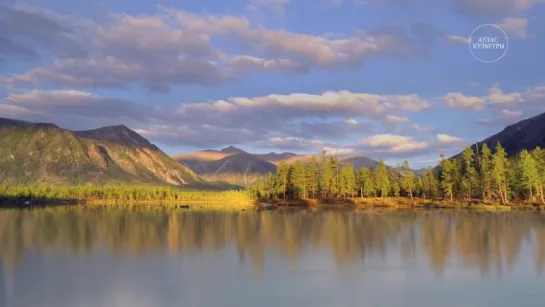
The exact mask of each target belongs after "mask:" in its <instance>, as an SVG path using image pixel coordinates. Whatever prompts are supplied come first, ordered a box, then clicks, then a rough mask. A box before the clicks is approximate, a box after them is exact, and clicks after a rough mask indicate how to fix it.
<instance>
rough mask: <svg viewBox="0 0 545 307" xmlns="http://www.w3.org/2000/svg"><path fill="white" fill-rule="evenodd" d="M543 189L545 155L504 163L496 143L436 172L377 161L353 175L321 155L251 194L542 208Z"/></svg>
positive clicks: (282, 169)
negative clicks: (528, 205)
mask: <svg viewBox="0 0 545 307" xmlns="http://www.w3.org/2000/svg"><path fill="white" fill-rule="evenodd" d="M544 185H545V150H542V149H540V148H536V149H534V150H532V151H527V150H523V151H522V152H520V153H519V154H518V155H517V156H515V157H512V158H508V157H507V154H506V152H505V150H504V149H503V147H502V145H501V144H500V143H498V144H497V146H496V147H495V148H494V149H493V151H492V150H491V149H490V148H488V146H487V145H486V144H483V145H482V146H477V147H476V148H466V149H465V150H464V151H463V153H462V154H461V155H460V156H458V157H454V158H450V159H447V158H445V156H444V155H441V160H440V162H439V166H438V167H436V168H426V169H423V170H420V171H414V170H412V169H411V165H410V163H409V162H408V161H405V162H404V163H403V164H402V165H398V166H397V167H388V166H386V165H385V163H384V161H383V160H381V161H380V162H379V164H378V166H377V167H366V168H361V169H359V170H356V169H354V167H353V166H352V165H351V164H348V163H347V164H341V163H340V160H339V158H338V157H336V156H333V157H328V156H326V155H325V153H323V154H322V156H321V157H320V158H316V157H313V158H312V160H311V161H310V162H309V163H302V162H300V161H297V162H295V163H294V164H292V165H288V164H286V163H280V165H279V167H278V171H277V173H276V174H275V175H273V174H272V173H269V175H268V177H267V178H266V180H264V181H262V182H260V183H258V184H256V185H255V186H254V187H252V188H251V192H252V194H253V195H254V197H256V198H259V199H262V200H267V201H278V200H281V201H284V202H287V201H290V202H294V201H298V200H301V199H320V200H321V201H322V202H324V201H325V202H327V201H331V200H340V201H343V200H351V202H356V203H357V202H360V203H362V202H363V203H365V202H368V200H369V199H375V198H380V200H378V201H389V202H392V198H406V199H409V200H410V202H411V203H415V202H417V203H422V202H429V201H430V200H433V201H434V202H436V203H450V204H470V203H474V204H479V205H482V204H497V205H500V204H501V205H510V204H511V205H512V204H515V203H517V204H522V203H524V204H529V203H530V204H545V197H544V191H543V190H544V189H543V186H544ZM357 198H360V199H363V200H358V199H357ZM365 199H367V200H365Z"/></svg>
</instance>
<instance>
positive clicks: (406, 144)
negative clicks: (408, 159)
mask: <svg viewBox="0 0 545 307" xmlns="http://www.w3.org/2000/svg"><path fill="white" fill-rule="evenodd" d="M361 144H363V145H365V146H368V147H369V148H372V149H380V150H382V151H385V152H389V153H404V152H412V151H418V150H423V149H426V148H428V146H429V145H428V144H427V143H425V142H418V141H416V140H414V139H413V138H412V137H409V136H401V135H394V134H379V135H373V136H370V137H367V138H364V139H362V140H361Z"/></svg>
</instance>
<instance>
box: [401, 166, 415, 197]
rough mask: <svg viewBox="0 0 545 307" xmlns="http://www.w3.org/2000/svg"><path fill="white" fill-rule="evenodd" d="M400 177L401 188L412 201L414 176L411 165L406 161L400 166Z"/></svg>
mask: <svg viewBox="0 0 545 307" xmlns="http://www.w3.org/2000/svg"><path fill="white" fill-rule="evenodd" d="M401 176H402V179H401V186H402V187H403V189H404V190H405V191H406V192H407V194H408V195H409V197H410V198H411V200H412V201H414V198H413V189H414V179H415V175H414V173H413V171H412V170H411V165H410V164H409V161H407V160H405V162H403V165H402V166H401Z"/></svg>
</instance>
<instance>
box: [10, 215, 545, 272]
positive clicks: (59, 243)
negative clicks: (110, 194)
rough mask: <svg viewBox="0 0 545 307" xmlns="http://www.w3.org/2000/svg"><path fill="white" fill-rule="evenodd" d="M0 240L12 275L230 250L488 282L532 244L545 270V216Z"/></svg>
mask: <svg viewBox="0 0 545 307" xmlns="http://www.w3.org/2000/svg"><path fill="white" fill-rule="evenodd" d="M0 240H1V242H0V243H1V244H0V259H2V261H3V262H4V264H5V267H16V266H17V265H18V264H19V263H20V262H21V260H22V258H23V256H24V254H25V253H26V252H29V251H32V250H39V251H44V252H47V253H54V252H66V251H68V252H71V253H74V254H77V253H79V254H85V253H89V252H92V251H94V250H97V249H99V248H104V247H106V248H108V249H109V250H110V251H111V252H112V253H114V254H121V253H131V254H136V255H140V254H148V253H163V252H165V251H166V252H168V253H169V254H170V255H173V256H175V255H177V254H180V253H195V252H200V251H202V250H208V251H213V252H219V251H221V250H223V249H224V248H225V247H226V246H227V245H234V246H236V248H237V250H238V253H239V257H240V259H241V261H245V260H250V261H252V263H253V265H254V268H255V270H256V273H260V271H261V269H262V266H263V261H264V258H265V257H266V255H267V254H268V253H270V252H274V253H280V254H282V255H284V256H286V257H288V258H289V259H290V260H292V264H296V263H297V260H298V259H299V257H300V255H301V253H303V252H304V251H311V250H321V251H327V252H330V253H331V255H332V256H333V257H334V259H335V260H336V262H337V263H338V264H339V265H343V264H349V263H353V262H356V261H358V262H361V261H365V259H366V258H368V257H370V256H374V257H379V258H382V259H385V261H387V260H386V255H387V252H390V253H391V252H392V251H395V252H399V253H400V256H401V258H402V259H405V260H409V259H411V258H412V257H413V256H414V255H415V254H417V253H418V252H420V253H424V254H426V255H427V258H428V259H429V263H430V266H431V267H432V269H433V270H434V271H435V272H436V273H437V274H441V273H442V271H443V270H444V268H445V266H446V265H447V263H448V262H449V261H453V260H459V261H461V262H462V263H463V264H465V265H468V266H471V267H475V268H477V269H478V270H480V272H481V273H482V274H488V273H490V272H491V271H495V272H498V273H501V270H502V269H503V268H504V267H507V268H509V267H511V266H512V265H513V264H514V263H515V262H516V261H517V257H518V254H519V250H520V248H521V244H522V243H523V241H524V240H533V241H534V244H533V245H534V246H535V250H534V263H535V267H536V270H538V271H540V270H542V269H543V267H544V265H545V216H543V215H541V214H536V213H502V214H496V213H468V212H438V211H437V212H418V213H414V212H413V213H411V212H404V213H401V212H400V213H384V214H373V213H356V212H340V211H339V212H335V211H328V212H311V211H276V212H263V213H257V212H251V211H250V212H220V211H210V212H206V211H196V212H193V211H161V210H157V211H151V210H148V211H145V210H131V209H126V210H108V209H98V208H91V209H46V210H35V211H2V212H0Z"/></svg>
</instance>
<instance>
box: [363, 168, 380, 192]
mask: <svg viewBox="0 0 545 307" xmlns="http://www.w3.org/2000/svg"><path fill="white" fill-rule="evenodd" d="M360 182H361V184H362V186H361V193H362V197H363V196H365V197H370V196H374V195H375V190H376V188H375V175H374V171H373V169H372V168H370V167H365V168H362V169H361V170H360Z"/></svg>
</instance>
